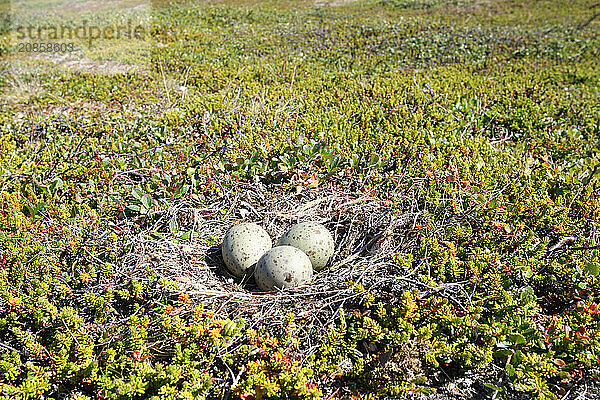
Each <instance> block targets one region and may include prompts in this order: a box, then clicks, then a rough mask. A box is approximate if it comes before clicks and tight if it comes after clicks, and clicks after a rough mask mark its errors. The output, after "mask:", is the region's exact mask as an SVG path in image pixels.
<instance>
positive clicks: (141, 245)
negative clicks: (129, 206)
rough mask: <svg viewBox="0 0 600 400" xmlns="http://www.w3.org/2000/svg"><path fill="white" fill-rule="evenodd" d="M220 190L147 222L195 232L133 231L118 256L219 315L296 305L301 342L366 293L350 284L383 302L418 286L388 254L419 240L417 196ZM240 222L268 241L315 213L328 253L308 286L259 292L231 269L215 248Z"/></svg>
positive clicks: (275, 320)
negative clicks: (129, 245)
mask: <svg viewBox="0 0 600 400" xmlns="http://www.w3.org/2000/svg"><path fill="white" fill-rule="evenodd" d="M224 193H225V194H223V195H221V196H215V197H214V198H203V199H201V198H197V199H196V200H193V199H188V200H185V201H181V202H179V203H178V204H175V205H174V206H173V207H171V208H170V209H169V210H168V212H165V213H164V214H163V215H161V217H160V218H159V220H158V221H157V222H156V223H155V224H154V226H152V227H149V228H148V229H149V230H152V231H153V232H159V233H163V234H164V236H165V238H168V236H169V225H170V224H171V225H172V221H174V220H176V221H177V224H178V226H179V227H180V228H181V229H191V230H192V231H193V232H195V233H197V237H195V238H193V239H190V240H183V241H181V240H180V241H175V240H169V239H164V240H156V239H148V238H147V235H144V234H140V235H138V236H136V237H135V238H134V239H132V240H133V242H134V243H133V249H134V251H133V252H132V254H131V255H130V257H127V258H125V260H124V263H125V264H127V265H125V266H124V267H125V268H127V269H130V271H131V269H142V268H146V267H148V264H150V266H151V268H153V269H154V270H155V271H156V272H158V274H159V275H160V276H163V277H166V278H169V279H170V280H172V281H175V282H177V283H178V284H179V286H180V288H181V290H182V291H185V292H186V293H188V294H190V295H191V296H192V299H194V300H195V301H196V302H202V303H204V304H205V305H207V306H209V307H212V308H213V309H214V310H215V312H216V314H217V315H219V318H231V319H236V318H244V319H245V320H246V321H247V323H248V325H250V326H258V325H260V324H267V325H271V326H276V325H279V324H280V323H282V321H283V320H284V317H285V316H286V315H287V314H288V313H294V314H295V316H296V322H299V321H300V323H297V324H296V326H297V327H298V328H297V329H298V332H296V334H297V335H298V336H299V337H300V338H301V339H304V340H305V341H304V343H305V344H307V345H308V346H312V345H314V343H312V341H314V340H316V339H315V338H318V337H319V336H320V335H319V333H322V332H323V331H324V329H325V328H326V327H327V326H328V325H329V324H330V323H331V322H333V321H334V320H335V319H336V317H337V315H338V314H339V311H340V309H341V308H343V307H344V306H350V305H352V304H354V305H356V304H358V302H359V300H360V296H363V295H364V293H365V292H363V293H358V291H357V290H356V287H355V286H356V285H358V284H362V285H363V286H364V287H365V288H366V290H367V292H371V293H374V294H376V295H378V297H379V298H381V297H383V298H384V299H385V300H386V301H388V302H394V300H396V299H397V298H398V297H399V296H400V295H401V294H402V292H404V291H405V290H407V289H408V288H409V287H411V286H414V285H422V284H420V283H419V282H418V281H417V280H416V273H417V270H418V269H419V265H416V266H414V267H413V266H410V267H406V268H405V269H404V270H403V268H402V267H400V266H399V265H398V263H397V262H395V261H394V254H395V253H397V252H402V253H410V252H412V250H413V249H414V248H415V247H416V246H418V240H419V235H418V229H416V225H418V223H419V222H418V221H419V215H420V212H419V209H418V205H417V202H416V201H415V199H414V197H411V196H408V195H403V194H402V193H397V192H394V191H393V190H390V191H388V192H386V193H379V196H377V195H375V193H374V191H373V190H370V189H367V190H364V189H361V190H359V191H356V190H352V188H351V187H349V186H348V187H340V186H338V185H333V184H331V185H329V186H328V187H320V188H319V189H318V190H305V191H301V192H298V191H296V190H294V191H289V190H288V191H283V190H282V188H281V187H280V186H277V185H272V186H267V185H263V184H260V183H258V184H238V185H237V186H235V187H233V188H231V189H230V190H228V191H226V192H224ZM381 199H386V200H381ZM242 221H245V222H256V223H258V224H260V225H261V226H262V227H264V228H265V229H266V230H267V232H268V233H269V234H270V235H271V237H272V238H273V240H274V241H276V240H277V238H279V237H280V235H281V234H282V233H283V232H284V231H285V230H286V229H287V228H289V227H290V226H292V225H293V224H295V223H298V222H302V221H317V222H320V223H322V224H324V225H325V226H326V227H327V228H328V229H329V230H330V232H332V234H333V236H334V239H335V244H336V248H335V254H334V257H333V259H332V261H331V262H330V265H329V266H328V268H326V269H325V270H323V271H321V272H318V273H316V274H315V275H314V279H313V281H312V282H311V283H310V284H308V285H304V286H301V287H298V288H294V289H285V290H282V291H276V292H268V293H265V292H261V291H259V290H258V288H257V286H256V284H255V283H254V279H253V278H252V276H249V277H247V278H244V279H238V278H236V277H235V276H233V275H231V274H230V273H229V272H228V271H227V269H226V268H225V265H224V263H223V259H222V256H221V248H220V244H221V240H222V238H223V236H224V235H225V232H226V231H227V229H229V228H230V227H231V226H232V225H234V224H236V223H238V222H242ZM145 237H146V238H145ZM431 289H432V290H435V288H431ZM438 289H439V288H438ZM248 325H247V326H248Z"/></svg>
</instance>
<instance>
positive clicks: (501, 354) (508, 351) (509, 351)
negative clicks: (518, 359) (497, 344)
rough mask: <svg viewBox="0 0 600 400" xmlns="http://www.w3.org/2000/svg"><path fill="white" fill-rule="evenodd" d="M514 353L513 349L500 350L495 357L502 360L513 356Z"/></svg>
mask: <svg viewBox="0 0 600 400" xmlns="http://www.w3.org/2000/svg"><path fill="white" fill-rule="evenodd" d="M513 353H514V351H513V350H512V349H500V350H496V351H495V352H494V357H498V358H502V357H508V356H512V355H513Z"/></svg>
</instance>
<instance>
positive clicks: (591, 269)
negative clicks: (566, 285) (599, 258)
mask: <svg viewBox="0 0 600 400" xmlns="http://www.w3.org/2000/svg"><path fill="white" fill-rule="evenodd" d="M585 271H586V272H587V273H588V274H590V275H592V276H598V274H599V273H600V266H599V265H598V264H596V263H593V262H590V261H588V262H587V263H586V264H585Z"/></svg>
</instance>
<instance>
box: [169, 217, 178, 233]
mask: <svg viewBox="0 0 600 400" xmlns="http://www.w3.org/2000/svg"><path fill="white" fill-rule="evenodd" d="M169 230H170V231H171V233H172V234H173V235H176V234H177V232H179V223H178V222H177V220H176V219H172V220H171V222H169Z"/></svg>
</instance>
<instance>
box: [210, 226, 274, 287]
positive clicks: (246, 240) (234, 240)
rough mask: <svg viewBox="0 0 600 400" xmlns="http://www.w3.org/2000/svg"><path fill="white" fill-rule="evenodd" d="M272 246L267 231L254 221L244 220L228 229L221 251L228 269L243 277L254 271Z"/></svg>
mask: <svg viewBox="0 0 600 400" xmlns="http://www.w3.org/2000/svg"><path fill="white" fill-rule="evenodd" d="M272 246H273V245H272V243H271V238H270V237H269V234H268V233H267V231H265V230H264V229H263V228H261V227H260V226H258V225H256V224H254V223H250V222H244V223H241V224H237V225H234V226H232V227H231V228H230V229H229V230H228V231H227V233H226V234H225V238H224V239H223V244H222V245H221V253H222V254H223V260H224V261H225V265H226V266H227V269H229V271H230V272H231V273H232V274H234V275H235V276H237V277H240V278H241V277H242V276H244V275H245V274H247V273H250V272H252V268H253V267H254V265H255V264H256V262H257V261H258V259H259V258H260V257H261V256H262V255H263V254H265V252H266V251H267V250H269V249H270V248H271V247H272Z"/></svg>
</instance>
